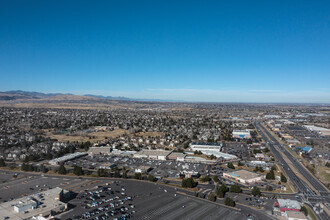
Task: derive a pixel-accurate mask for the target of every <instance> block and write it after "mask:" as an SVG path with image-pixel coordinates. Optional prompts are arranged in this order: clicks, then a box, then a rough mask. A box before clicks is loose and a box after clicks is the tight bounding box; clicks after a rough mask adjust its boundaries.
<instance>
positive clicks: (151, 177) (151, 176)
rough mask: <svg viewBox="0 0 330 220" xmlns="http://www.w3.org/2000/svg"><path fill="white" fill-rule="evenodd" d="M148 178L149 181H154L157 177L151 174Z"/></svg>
mask: <svg viewBox="0 0 330 220" xmlns="http://www.w3.org/2000/svg"><path fill="white" fill-rule="evenodd" d="M148 180H149V181H151V182H156V181H157V178H156V177H154V176H153V175H148Z"/></svg>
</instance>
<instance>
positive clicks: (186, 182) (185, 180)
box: [181, 177, 198, 188]
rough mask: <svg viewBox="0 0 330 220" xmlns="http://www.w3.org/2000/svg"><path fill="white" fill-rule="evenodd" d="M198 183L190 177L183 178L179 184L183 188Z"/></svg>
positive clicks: (192, 186) (191, 186)
mask: <svg viewBox="0 0 330 220" xmlns="http://www.w3.org/2000/svg"><path fill="white" fill-rule="evenodd" d="M197 185H198V183H197V182H195V181H194V179H193V178H192V177H190V178H183V179H182V182H181V186H182V187H184V188H194V187H196V186H197Z"/></svg>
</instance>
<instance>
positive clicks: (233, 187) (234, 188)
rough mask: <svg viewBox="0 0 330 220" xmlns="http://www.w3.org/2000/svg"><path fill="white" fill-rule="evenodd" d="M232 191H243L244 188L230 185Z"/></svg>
mask: <svg viewBox="0 0 330 220" xmlns="http://www.w3.org/2000/svg"><path fill="white" fill-rule="evenodd" d="M230 192H233V193H241V192H242V189H241V187H240V186H238V185H232V186H231V187H230Z"/></svg>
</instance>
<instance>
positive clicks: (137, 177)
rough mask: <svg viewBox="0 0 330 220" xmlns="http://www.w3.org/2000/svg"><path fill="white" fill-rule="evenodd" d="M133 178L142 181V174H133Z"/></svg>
mask: <svg viewBox="0 0 330 220" xmlns="http://www.w3.org/2000/svg"><path fill="white" fill-rule="evenodd" d="M134 178H135V179H137V180H142V174H141V173H135V174H134Z"/></svg>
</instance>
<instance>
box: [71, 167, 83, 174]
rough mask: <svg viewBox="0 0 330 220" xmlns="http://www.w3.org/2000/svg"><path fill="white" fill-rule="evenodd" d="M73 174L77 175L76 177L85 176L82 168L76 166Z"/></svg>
mask: <svg viewBox="0 0 330 220" xmlns="http://www.w3.org/2000/svg"><path fill="white" fill-rule="evenodd" d="M73 174H74V175H76V176H82V175H84V171H83V169H82V168H81V167H79V166H75V167H74V168H73Z"/></svg>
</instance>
